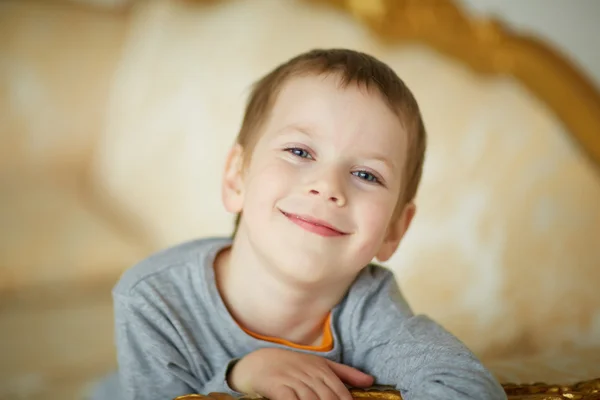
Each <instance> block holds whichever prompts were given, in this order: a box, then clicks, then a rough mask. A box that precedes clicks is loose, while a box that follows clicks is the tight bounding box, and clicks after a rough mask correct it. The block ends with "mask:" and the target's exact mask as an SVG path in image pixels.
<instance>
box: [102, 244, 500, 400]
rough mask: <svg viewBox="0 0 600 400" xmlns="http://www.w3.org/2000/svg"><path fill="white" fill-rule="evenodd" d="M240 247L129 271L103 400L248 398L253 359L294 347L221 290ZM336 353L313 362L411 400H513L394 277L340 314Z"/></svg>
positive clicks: (121, 289) (370, 282) (170, 256)
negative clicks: (248, 363) (236, 379)
mask: <svg viewBox="0 0 600 400" xmlns="http://www.w3.org/2000/svg"><path fill="white" fill-rule="evenodd" d="M230 243H231V241H230V240H229V239H220V238H215V239H204V240H197V241H193V242H189V243H185V244H182V245H179V246H177V247H174V248H171V249H168V250H165V251H163V252H161V253H158V254H156V255H154V256H152V257H150V258H148V259H146V260H145V261H142V262H141V263H139V264H138V265H136V266H134V267H133V268H131V269H129V270H128V271H126V272H125V273H124V274H123V276H122V277H121V279H120V281H119V282H118V284H117V285H116V286H115V288H114V290H113V298H114V307H115V330H116V345H117V356H118V364H119V369H118V373H117V374H115V375H114V376H113V377H112V378H109V379H107V380H106V381H105V382H103V383H102V384H101V385H100V386H99V387H98V388H97V390H96V392H95V395H94V398H95V399H106V400H108V399H119V398H120V399H122V400H133V399H157V400H170V399H173V398H174V397H176V396H180V395H184V394H189V393H201V394H207V393H209V392H225V393H229V394H232V395H234V396H235V395H237V396H239V395H241V394H240V393H236V392H235V391H233V390H232V389H231V388H230V387H229V386H228V384H227V381H226V371H227V369H228V367H229V366H230V365H232V363H233V362H235V361H237V360H238V359H240V358H242V357H243V356H244V355H246V354H248V353H251V352H252V351H255V350H258V349H260V348H265V347H275V348H284V349H285V348H286V347H285V345H281V344H277V343H272V342H267V341H263V340H260V339H257V338H255V337H253V336H251V335H249V334H247V333H246V332H244V330H243V329H242V328H241V327H240V326H239V325H238V324H237V323H236V321H235V320H234V319H233V318H232V316H231V314H230V313H229V312H228V310H227V308H226V307H225V304H224V302H223V300H222V299H221V297H220V294H219V292H218V290H217V286H216V282H215V276H214V269H213V261H214V259H215V256H216V254H217V253H218V252H219V251H220V250H221V249H223V248H224V247H225V246H228V245H229V244H230ZM331 332H332V335H333V343H334V344H333V348H332V349H331V350H330V351H327V352H312V351H309V350H297V349H294V351H300V352H305V353H309V354H316V355H318V356H322V357H325V358H327V359H329V360H332V361H336V362H340V363H343V364H346V365H350V366H353V367H355V368H358V369H360V370H362V371H364V372H366V373H368V374H370V375H373V376H374V377H375V379H376V383H377V384H380V385H392V386H395V387H396V388H397V389H398V390H400V391H401V393H402V396H403V398H404V399H405V400H438V399H440V400H441V399H444V400H467V399H478V400H482V399H483V400H488V399H489V400H496V399H506V395H505V392H504V390H503V389H502V387H501V386H500V384H499V383H498V382H497V381H496V380H495V379H494V377H493V376H492V375H491V374H490V372H489V371H487V370H486V369H485V368H484V367H483V366H482V364H481V363H480V362H479V361H478V360H477V359H476V357H475V356H474V355H473V354H472V353H471V352H470V351H469V350H468V349H467V348H466V347H465V345H464V344H462V343H461V342H460V341H459V340H458V339H456V338H455V337H454V336H452V335H451V334H450V333H448V332H447V331H445V330H444V329H443V328H442V327H441V326H440V325H438V324H436V323H435V322H433V321H432V320H431V319H429V318H427V317H425V316H415V315H413V313H412V312H411V310H410V308H409V306H408V305H407V303H406V302H405V301H404V299H403V298H402V296H401V294H400V291H399V289H398V286H397V284H396V281H395V279H394V276H393V274H392V273H391V272H390V271H388V270H386V269H384V268H382V267H379V266H375V265H369V266H367V267H365V268H364V269H363V271H362V272H361V273H360V275H359V276H358V277H357V279H356V280H355V282H354V283H353V285H352V286H351V287H350V289H349V291H348V292H347V294H346V296H345V297H344V298H343V299H342V301H341V302H340V303H339V304H338V305H337V306H336V307H335V308H334V309H333V310H332V313H331Z"/></svg>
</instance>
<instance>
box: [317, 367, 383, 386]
mask: <svg viewBox="0 0 600 400" xmlns="http://www.w3.org/2000/svg"><path fill="white" fill-rule="evenodd" d="M327 362H328V364H329V367H330V368H331V370H332V371H333V373H334V374H336V375H337V377H338V378H340V380H341V381H342V382H344V383H346V384H348V385H350V386H355V387H360V388H366V387H369V386H372V385H373V382H374V379H373V377H372V376H371V375H367V374H365V373H364V372H361V371H359V370H357V369H356V368H352V367H349V366H347V365H344V364H340V363H336V362H333V361H329V360H327Z"/></svg>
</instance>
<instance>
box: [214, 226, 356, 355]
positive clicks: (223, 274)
mask: <svg viewBox="0 0 600 400" xmlns="http://www.w3.org/2000/svg"><path fill="white" fill-rule="evenodd" d="M262 264H263V263H261V262H260V260H259V258H258V257H257V256H256V255H255V254H253V252H252V251H251V246H249V243H248V242H247V241H245V240H244V239H243V238H240V237H239V236H238V237H236V240H234V243H233V245H232V247H230V248H228V249H225V250H223V251H222V252H220V253H219V254H218V255H217V258H216V259H215V262H214V269H215V278H216V282H217V287H218V288H219V292H220V294H221V297H222V298H223V301H224V303H225V305H226V306H227V308H228V310H229V312H230V313H231V315H232V316H233V318H234V319H235V320H236V322H237V323H238V324H239V325H241V326H242V327H244V328H245V329H247V330H249V331H251V332H254V333H257V334H259V335H263V336H270V337H277V338H280V339H285V340H287V341H290V342H293V343H296V344H300V345H316V344H319V343H320V341H321V337H322V334H323V324H324V322H325V320H326V318H327V316H328V315H329V313H330V312H331V310H332V308H333V307H335V305H336V304H338V303H339V301H340V300H341V299H342V297H343V296H344V295H345V293H346V291H347V288H348V286H349V285H350V283H351V282H348V283H347V284H346V283H340V284H339V285H336V287H331V285H327V286H321V287H317V286H311V287H308V286H302V285H300V284H293V283H291V282H285V281H282V280H281V279H277V277H275V276H273V274H270V273H269V271H270V269H269V268H268V266H265V265H262ZM271 270H272V269H271Z"/></svg>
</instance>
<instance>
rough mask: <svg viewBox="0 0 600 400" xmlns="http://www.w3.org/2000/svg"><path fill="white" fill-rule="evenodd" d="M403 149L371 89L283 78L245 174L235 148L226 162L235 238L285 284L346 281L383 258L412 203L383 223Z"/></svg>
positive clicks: (401, 137) (331, 78)
mask: <svg viewBox="0 0 600 400" xmlns="http://www.w3.org/2000/svg"><path fill="white" fill-rule="evenodd" d="M406 148H407V137H406V134H405V132H404V130H403V128H402V125H401V123H400V120H399V118H398V116H397V115H396V114H395V113H394V112H392V110H391V109H390V108H389V106H388V105H387V104H386V103H385V101H384V100H383V99H382V98H381V96H380V95H379V93H377V92H376V91H374V90H367V89H365V88H362V87H358V86H356V85H348V86H347V87H341V86H340V82H339V79H338V78H337V77H336V76H335V75H327V76H315V75H310V76H304V77H297V78H293V79H290V80H289V81H288V82H286V83H285V84H284V86H283V88H282V90H281V92H280V93H279V95H278V97H277V100H276V102H275V104H274V106H273V108H272V110H271V113H270V117H269V119H268V120H267V121H266V123H265V124H264V126H263V127H262V131H261V133H260V138H259V139H258V141H257V142H256V144H255V146H254V148H253V149H252V154H251V158H250V160H249V161H248V160H246V161H247V167H246V168H242V167H241V165H242V164H243V163H242V157H243V156H244V154H243V150H242V149H240V148H238V149H237V150H236V149H234V150H233V151H232V154H231V155H230V163H229V164H228V169H227V171H226V174H225V180H224V190H223V200H224V203H225V205H226V208H227V209H228V211H230V212H233V213H235V212H240V211H242V210H243V218H242V221H241V224H240V228H239V231H238V233H237V235H236V240H246V241H247V243H249V245H250V246H249V247H250V248H251V249H252V250H253V251H254V252H255V254H257V255H258V257H259V258H261V259H262V260H263V261H264V262H267V263H269V264H270V265H273V266H276V268H277V270H278V271H279V273H282V274H284V275H286V277H287V278H291V279H295V280H298V281H302V282H305V283H308V282H328V281H331V282H333V281H335V280H339V279H352V278H353V277H354V276H356V274H357V273H358V272H359V271H360V269H361V268H362V267H364V266H365V265H366V264H368V263H369V262H370V261H371V260H372V258H373V257H375V256H378V258H380V259H383V260H385V259H387V258H389V257H390V256H391V255H392V253H393V251H394V250H395V249H396V247H397V245H398V243H399V241H400V238H401V237H402V235H403V234H404V231H405V230H406V228H407V227H408V223H409V222H410V219H411V217H412V213H413V212H414V207H413V206H412V204H411V205H409V206H408V207H406V208H405V210H404V212H402V213H401V214H400V217H399V218H398V219H396V218H394V220H393V221H392V216H393V215H394V211H395V208H396V205H397V203H398V199H399V198H400V190H401V187H402V176H403V174H402V170H403V167H404V160H405V157H406ZM245 156H248V155H247V154H246V155H245ZM391 222H393V223H391ZM240 236H242V239H239V237H240Z"/></svg>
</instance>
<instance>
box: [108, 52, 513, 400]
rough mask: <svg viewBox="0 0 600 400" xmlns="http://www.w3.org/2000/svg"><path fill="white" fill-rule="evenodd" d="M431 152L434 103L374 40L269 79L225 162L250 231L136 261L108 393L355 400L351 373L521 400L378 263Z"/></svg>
mask: <svg viewBox="0 0 600 400" xmlns="http://www.w3.org/2000/svg"><path fill="white" fill-rule="evenodd" d="M424 153H425V129H424V126H423V122H422V119H421V115H420V111H419V107H418V105H417V102H416V101H415V99H414V97H413V95H412V94H411V92H410V91H409V89H408V88H407V87H406V86H405V85H404V83H403V82H402V81H401V80H400V79H399V78H398V76H397V75H396V74H395V73H394V72H393V71H392V70H391V69H390V68H389V67H388V66H386V65H385V64H383V63H382V62H380V61H378V60H376V59H374V58H373V57H371V56H369V55H366V54H363V53H358V52H355V51H350V50H315V51H311V52H308V53H305V54H301V55H299V56H297V57H295V58H293V59H291V60H289V61H288V62H286V63H284V64H282V65H280V66H278V67H277V68H276V69H275V70H273V71H272V72H271V73H269V74H268V75H266V76H265V77H263V78H262V79H261V80H260V81H259V82H258V83H257V84H256V86H255V87H254V90H253V91H252V93H251V96H250V101H249V103H248V106H247V109H246V114H245V117H244V120H243V124H242V127H241V131H240V133H239V136H238V138H237V141H236V143H235V145H234V146H233V148H232V149H231V151H230V153H229V155H228V158H227V162H226V166H225V171H224V175H223V185H222V193H221V195H222V200H223V203H224V206H225V208H226V209H227V210H228V211H229V212H231V213H237V214H238V224H237V226H236V232H235V234H234V237H233V240H230V239H226V238H213V239H205V240H198V241H193V242H190V243H186V244H183V245H180V246H177V247H175V248H172V249H169V250H166V251H163V252H161V253H159V254H157V255H154V256H152V257H150V258H149V259H147V260H145V261H143V262H142V263H140V264H139V265H136V266H135V267H133V268H131V269H130V270H128V271H127V272H126V273H125V274H124V275H123V277H122V278H121V280H120V281H119V283H118V284H117V285H116V287H115V288H114V291H113V296H114V303H115V315H116V341H117V353H118V362H119V372H118V379H114V380H109V382H107V383H106V385H105V386H104V387H103V388H102V389H103V390H101V392H104V393H106V392H105V391H106V390H108V391H109V392H112V394H110V395H105V397H110V398H121V399H157V400H158V399H160V400H168V399H172V398H174V397H176V396H179V395H184V394H189V393H202V394H207V393H209V392H225V393H229V394H232V395H234V396H241V395H242V394H254V395H261V396H264V397H267V398H270V399H272V400H290V399H292V400H317V399H321V400H330V399H331V400H333V399H344V400H349V399H350V398H351V397H350V394H349V391H348V389H347V388H346V386H358V387H368V386H371V385H373V384H380V385H393V386H395V387H396V388H397V389H398V390H400V391H401V393H402V396H403V398H404V399H406V400H417V399H423V400H425V399H427V400H435V399H445V400H447V399H505V398H506V396H505V393H504V391H503V389H502V387H501V386H500V385H499V384H498V382H497V381H496V380H495V379H494V378H493V377H492V375H491V374H490V373H489V372H488V371H487V370H486V369H485V368H484V367H483V366H482V365H481V363H480V362H479V361H478V360H477V359H476V358H475V356H474V355H473V354H472V353H471V352H470V351H469V350H468V349H467V348H466V347H465V346H464V345H463V344H462V343H461V342H460V341H459V340H457V339H456V338H455V337H453V336H452V335H451V334H449V333H448V332H446V331H445V330H444V329H443V328H442V327H440V326H439V325H438V324H436V323H435V322H433V321H432V320H430V319H428V318H427V317H425V316H415V315H413V314H412V312H411V310H410V308H409V306H408V305H407V304H406V302H405V301H404V300H403V299H402V296H401V294H400V292H399V290H398V286H397V284H396V281H395V279H394V277H393V275H392V273H391V272H390V271H388V270H386V269H384V268H382V267H379V266H375V265H372V264H370V263H371V261H372V259H373V258H375V257H376V258H377V259H378V260H380V261H386V260H388V259H389V258H390V257H391V256H392V254H393V253H394V252H395V250H396V248H397V247H398V245H399V243H400V240H401V239H402V237H403V235H404V234H405V232H406V230H407V229H408V227H409V225H410V222H411V220H412V218H413V216H414V214H415V205H414V203H413V199H414V197H415V193H416V190H417V186H418V183H419V180H420V177H421V171H422V165H423V158H424ZM117 381H118V382H117ZM111 383H112V386H111ZM98 393H100V392H98Z"/></svg>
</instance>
